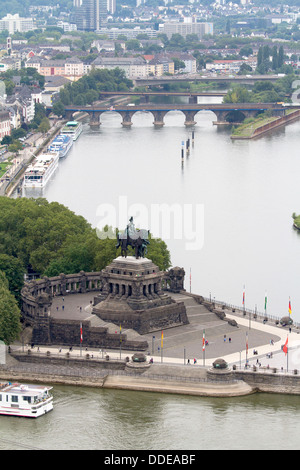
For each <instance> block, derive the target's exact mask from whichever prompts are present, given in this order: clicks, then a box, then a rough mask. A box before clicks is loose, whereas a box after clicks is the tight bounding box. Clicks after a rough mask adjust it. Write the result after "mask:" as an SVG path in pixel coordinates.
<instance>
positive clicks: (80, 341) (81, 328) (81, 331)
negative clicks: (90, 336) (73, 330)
mask: <svg viewBox="0 0 300 470" xmlns="http://www.w3.org/2000/svg"><path fill="white" fill-rule="evenodd" d="M82 339H83V337H82V323H81V322H80V342H81V343H82Z"/></svg>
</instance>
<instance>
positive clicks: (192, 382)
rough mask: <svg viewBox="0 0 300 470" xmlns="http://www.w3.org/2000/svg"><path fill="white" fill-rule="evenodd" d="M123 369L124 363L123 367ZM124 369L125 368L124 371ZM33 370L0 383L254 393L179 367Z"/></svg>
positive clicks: (238, 383)
mask: <svg viewBox="0 0 300 470" xmlns="http://www.w3.org/2000/svg"><path fill="white" fill-rule="evenodd" d="M123 366H124V363H123ZM124 368H125V367H124ZM34 370H35V372H33V371H32V369H30V368H29V369H27V370H26V368H25V367H24V368H19V369H18V370H16V369H15V368H14V370H13V369H10V370H8V369H6V368H1V369H0V379H1V380H9V381H20V382H27V383H28V382H38V383H47V384H49V385H50V384H52V385H55V384H61V385H73V386H84V387H96V388H105V389H117V390H133V391H143V392H157V393H171V394H179V395H191V396H207V397H237V396H244V395H249V394H251V393H254V392H255V391H256V390H255V388H253V387H252V386H250V385H249V384H247V383H246V382H244V381H243V380H239V379H238V380H237V379H236V378H235V377H234V376H232V377H231V378H230V379H229V380H226V381H225V382H224V381H220V382H218V381H210V380H208V378H207V370H206V369H203V368H189V367H182V366H178V367H176V366H164V365H151V367H150V368H149V369H147V371H145V372H144V373H142V374H141V372H140V371H138V372H137V373H136V374H134V373H133V374H126V371H116V370H106V369H105V370H103V376H102V377H101V376H98V377H96V376H93V375H92V373H90V375H86V374H85V375H82V373H81V372H80V371H79V370H77V371H76V370H75V369H74V370H73V374H74V375H71V373H70V370H69V373H68V374H63V372H62V373H56V374H53V373H51V372H48V373H47V372H46V369H45V368H44V367H43V366H42V365H41V366H40V367H37V366H36V365H35V367H34Z"/></svg>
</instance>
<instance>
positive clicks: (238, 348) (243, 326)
mask: <svg viewBox="0 0 300 470" xmlns="http://www.w3.org/2000/svg"><path fill="white" fill-rule="evenodd" d="M172 297H173V298H174V299H175V300H176V301H183V302H184V303H185V306H186V309H187V314H188V318H189V321H190V323H189V324H188V325H184V326H180V327H175V328H169V329H166V330H164V332H163V350H162V349H161V332H160V331H157V332H154V333H150V334H148V335H143V336H142V338H143V339H146V340H147V341H148V344H149V349H148V351H146V354H147V355H148V357H149V359H150V357H151V358H153V361H154V363H156V364H162V363H163V364H165V365H166V364H169V365H183V364H188V360H189V363H190V364H191V365H192V366H193V367H194V366H198V367H199V366H203V365H205V366H211V365H212V364H213V362H214V361H215V360H216V359H217V358H223V359H225V360H226V362H228V364H229V365H233V364H235V365H237V366H238V367H239V366H241V367H242V368H243V367H244V366H245V363H246V357H247V359H248V361H249V363H250V364H256V362H257V360H258V361H259V362H260V363H261V365H262V366H265V367H267V366H268V365H269V366H270V367H275V366H276V367H277V368H279V369H280V368H281V367H283V369H287V359H288V361H289V364H288V368H289V369H299V370H300V335H299V333H298V330H296V329H294V330H293V331H292V332H291V333H289V330H288V329H287V328H284V327H282V326H276V325H275V323H271V322H267V323H263V322H262V321H259V320H258V319H257V320H254V319H253V318H252V319H251V322H249V318H247V317H244V316H243V315H238V314H233V313H232V312H231V311H229V310H224V312H225V314H226V318H227V319H234V320H236V322H237V323H238V327H235V326H231V325H229V324H228V322H227V321H226V320H225V321H224V320H220V319H219V318H218V317H217V315H216V314H215V313H213V312H210V311H209V310H208V309H207V308H206V307H205V306H204V305H202V304H198V303H197V302H196V301H195V299H194V298H192V297H190V296H188V295H184V294H172ZM92 298H93V294H92V293H87V294H77V295H67V296H65V297H64V298H63V297H61V296H59V297H56V298H54V300H53V305H52V309H51V315H53V317H55V318H66V319H75V320H89V321H91V322H92V323H93V325H94V326H97V324H98V325H99V326H102V323H103V325H104V326H106V327H108V328H109V332H110V333H113V334H119V328H118V327H117V326H116V325H114V324H109V323H105V322H103V321H102V320H101V319H98V317H96V316H95V315H92V313H91V303H90V302H91V300H92ZM100 323H101V325H100ZM204 330H205V338H206V340H207V341H208V345H207V346H206V349H205V357H204V355H203V351H202V338H203V331H204ZM122 333H123V334H127V335H128V336H129V337H134V336H139V335H138V333H136V332H135V331H133V330H125V329H123V330H122ZM287 336H288V345H289V354H288V358H287V357H286V355H285V354H284V353H283V352H282V346H283V345H284V344H285V342H286V339H287ZM247 338H248V353H247V355H246V343H247ZM34 349H35V350H36V349H37V348H36V347H35V348H34ZM49 349H51V351H52V352H53V353H57V354H64V353H66V352H69V347H67V346H65V347H62V348H60V347H51V348H49V346H45V347H40V348H39V351H40V353H41V354H42V353H45V352H46V351H47V350H49ZM254 350H255V351H257V354H254ZM59 351H60V352H59ZM80 353H81V354H82V355H84V356H85V354H87V353H89V354H90V356H91V355H93V357H94V358H95V359H96V358H98V359H99V358H100V359H102V358H103V357H105V355H106V354H108V355H109V356H110V358H111V359H120V356H121V359H124V358H125V357H127V356H128V357H131V355H132V354H133V353H134V351H128V350H123V351H122V350H121V351H120V350H119V349H116V350H110V349H109V350H107V351H104V350H102V349H100V350H99V349H96V348H88V350H87V351H86V348H85V347H84V348H82V350H81V351H80V349H79V348H76V347H75V348H74V347H73V351H72V353H71V354H72V356H73V355H74V356H75V355H76V356H79V355H80ZM271 353H272V356H273V357H267V355H271ZM194 359H196V363H195V364H194Z"/></svg>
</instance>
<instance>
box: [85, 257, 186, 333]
mask: <svg viewBox="0 0 300 470" xmlns="http://www.w3.org/2000/svg"><path fill="white" fill-rule="evenodd" d="M163 278H164V272H162V271H159V268H158V267H157V266H156V265H155V264H154V263H153V262H152V261H151V260H149V259H147V258H139V259H136V258H134V257H133V256H128V257H127V258H123V257H121V256H120V257H118V258H116V259H115V260H113V262H112V263H111V264H110V265H109V266H107V267H106V268H105V269H104V270H103V271H102V280H103V284H102V289H101V290H100V292H99V294H98V295H97V296H96V297H95V298H94V307H93V314H95V315H97V316H98V317H100V318H101V319H102V320H104V321H107V322H112V323H115V324H116V325H121V327H122V328H130V329H134V330H136V331H137V332H138V333H140V334H147V333H150V332H154V331H157V330H161V329H165V328H171V327H174V326H181V325H184V324H187V323H189V321H188V318H187V314H186V309H185V305H184V303H183V302H175V301H174V300H173V299H171V297H170V296H168V295H167V294H166V293H165V292H163V291H162V286H161V284H162V280H163Z"/></svg>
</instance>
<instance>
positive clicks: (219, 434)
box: [0, 386, 300, 455]
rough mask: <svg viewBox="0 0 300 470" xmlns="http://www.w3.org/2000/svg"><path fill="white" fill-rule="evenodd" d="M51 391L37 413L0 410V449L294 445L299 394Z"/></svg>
mask: <svg viewBox="0 0 300 470" xmlns="http://www.w3.org/2000/svg"><path fill="white" fill-rule="evenodd" d="M54 396H55V402H54V409H53V411H51V412H50V413H49V414H47V415H46V416H43V417H40V418H38V419H37V420H30V419H24V418H13V417H11V416H9V417H6V416H1V417H0V432H1V434H0V435H1V437H0V449H12V450H14V449H23V448H24V447H25V448H29V449H30V448H31V447H34V448H36V449H45V450H53V449H55V450H61V449H68V450H95V449H97V450H105V451H108V450H150V451H151V450H167V451H168V450H169V451H172V450H173V451H174V450H175V451H176V450H190V451H192V450H209V449H216V450H227V449H237V450H240V449H247V450H251V449H263V450H264V449H268V450H272V449H274V450H280V449H286V450H296V449H297V450H298V449H299V448H300V445H299V419H300V397H293V396H280V395H273V394H271V395H268V394H255V395H250V396H247V397H243V398H226V399H225V398H205V397H185V396H179V395H164V394H160V393H149V392H133V391H126V392H124V391H120V390H101V389H100V390H99V389H93V388H81V387H79V388H75V387H67V386H65V387H63V386H56V387H55V388H54ZM105 454H108V453H107V452H105ZM133 454H134V452H133ZM108 455H109V454H108Z"/></svg>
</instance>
